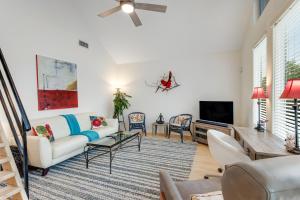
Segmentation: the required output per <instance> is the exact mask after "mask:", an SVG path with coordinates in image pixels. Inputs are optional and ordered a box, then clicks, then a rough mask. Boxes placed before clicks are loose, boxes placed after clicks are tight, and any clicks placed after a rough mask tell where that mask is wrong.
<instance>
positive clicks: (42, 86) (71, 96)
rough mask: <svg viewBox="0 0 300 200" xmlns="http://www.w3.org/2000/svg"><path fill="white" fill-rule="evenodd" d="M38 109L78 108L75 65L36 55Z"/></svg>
mask: <svg viewBox="0 0 300 200" xmlns="http://www.w3.org/2000/svg"><path fill="white" fill-rule="evenodd" d="M36 70H37V87H38V109H39V110H40V111H42V110H55V109H65V108H77V107H78V92H77V65H76V64H74V63H70V62H66V61H62V60H57V59H53V58H48V57H45V56H40V55H36Z"/></svg>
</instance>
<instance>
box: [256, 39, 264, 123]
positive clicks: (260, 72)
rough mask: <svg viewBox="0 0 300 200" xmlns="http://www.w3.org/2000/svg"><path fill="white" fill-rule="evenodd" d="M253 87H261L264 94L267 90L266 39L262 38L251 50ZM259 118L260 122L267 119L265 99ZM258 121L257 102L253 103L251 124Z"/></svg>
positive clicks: (262, 102) (262, 101)
mask: <svg viewBox="0 0 300 200" xmlns="http://www.w3.org/2000/svg"><path fill="white" fill-rule="evenodd" d="M253 77H254V78H253V87H263V88H264V90H265V92H266V89H267V38H264V39H263V40H262V41H261V42H260V43H259V44H258V45H257V46H256V47H255V48H254V49H253ZM260 106H261V107H260V108H261V110H260V116H261V120H262V121H265V120H266V119H267V105H266V99H262V100H261V105H260ZM257 121H258V107H257V102H256V101H253V123H254V124H255V123H257Z"/></svg>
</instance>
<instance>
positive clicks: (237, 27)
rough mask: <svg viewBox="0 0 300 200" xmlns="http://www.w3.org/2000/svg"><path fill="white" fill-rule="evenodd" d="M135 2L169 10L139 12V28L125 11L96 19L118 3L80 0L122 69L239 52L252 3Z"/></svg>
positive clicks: (248, 0)
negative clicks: (160, 5)
mask: <svg viewBox="0 0 300 200" xmlns="http://www.w3.org/2000/svg"><path fill="white" fill-rule="evenodd" d="M136 1H137V2H145V3H156V4H165V5H167V6H168V10H167V13H166V14H161V13H154V12H149V11H142V10H138V11H137V13H138V15H139V16H140V18H141V20H142V23H143V26H141V27H135V26H134V25H133V23H132V21H131V19H130V17H129V16H128V15H126V14H125V13H123V12H118V13H115V14H114V15H112V16H109V17H107V18H99V17H98V16H97V14H99V13H100V12H101V11H104V10H107V9H109V8H111V7H113V6H115V5H116V4H117V2H116V1H114V0H88V1H86V0H76V6H77V10H79V12H80V14H81V15H82V16H83V17H84V19H85V20H86V22H87V23H88V24H89V27H90V28H91V30H93V31H94V34H95V35H96V37H97V38H98V39H99V41H100V42H101V43H102V45H103V46H104V47H105V48H106V50H107V51H108V52H109V53H110V54H111V56H112V57H113V58H114V60H115V61H116V63H118V64H123V63H131V62H145V61H150V60H159V59H162V58H165V57H179V56H189V57H195V56H197V55H199V54H205V53H220V52H228V51H235V50H239V49H240V48H241V46H242V42H243V38H244V35H245V32H246V30H247V27H248V25H249V19H250V15H251V12H252V0H136Z"/></svg>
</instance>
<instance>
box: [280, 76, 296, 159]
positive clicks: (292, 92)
mask: <svg viewBox="0 0 300 200" xmlns="http://www.w3.org/2000/svg"><path fill="white" fill-rule="evenodd" d="M280 99H294V104H293V105H292V106H293V109H294V115H295V148H294V149H293V150H292V152H293V153H295V154H300V148H299V141H298V110H299V105H298V99H300V79H290V80H288V81H287V83H286V86H285V89H284V91H283V93H282V94H281V96H280Z"/></svg>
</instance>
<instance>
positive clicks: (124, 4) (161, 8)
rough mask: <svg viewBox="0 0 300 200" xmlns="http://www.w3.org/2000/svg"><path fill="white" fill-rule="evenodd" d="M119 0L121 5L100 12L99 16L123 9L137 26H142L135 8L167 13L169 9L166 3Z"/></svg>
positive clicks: (105, 15)
mask: <svg viewBox="0 0 300 200" xmlns="http://www.w3.org/2000/svg"><path fill="white" fill-rule="evenodd" d="M116 1H118V2H119V5H118V6H116V7H114V8H112V9H109V10H107V11H104V12H102V13H100V14H99V15H98V16H99V17H107V16H109V15H111V14H113V13H115V12H118V11H120V10H123V12H125V13H127V14H129V16H130V18H131V19H132V21H133V23H134V25H135V26H141V25H142V22H141V20H140V18H139V16H138V15H137V14H136V12H135V10H136V9H139V10H147V11H154V12H161V13H165V12H166V11H167V6H165V5H157V4H149V3H136V2H135V0H116Z"/></svg>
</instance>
